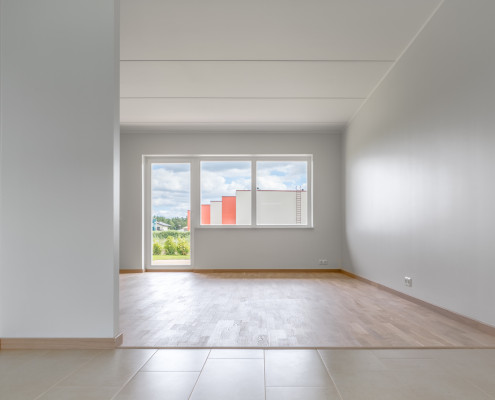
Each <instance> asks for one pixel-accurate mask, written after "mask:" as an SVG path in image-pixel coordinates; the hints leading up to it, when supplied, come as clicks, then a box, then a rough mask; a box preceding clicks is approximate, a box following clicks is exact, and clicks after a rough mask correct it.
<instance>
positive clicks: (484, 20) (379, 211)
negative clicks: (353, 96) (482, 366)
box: [345, 0, 495, 325]
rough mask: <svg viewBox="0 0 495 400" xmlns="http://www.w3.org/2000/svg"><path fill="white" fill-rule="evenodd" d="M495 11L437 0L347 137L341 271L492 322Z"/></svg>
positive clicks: (485, 3) (491, 6)
mask: <svg viewBox="0 0 495 400" xmlns="http://www.w3.org/2000/svg"><path fill="white" fill-rule="evenodd" d="M494 16H495V2H493V1H492V0H476V1H465V0H447V1H445V3H444V4H443V5H442V7H441V8H440V9H439V11H438V12H437V14H436V15H435V16H434V17H433V18H432V20H431V21H430V23H429V24H428V25H427V26H426V27H425V29H424V30H423V31H422V33H421V34H420V35H419V37H418V38H417V40H416V41H415V42H414V43H413V45H412V46H411V47H410V48H409V49H408V51H407V52H406V53H405V55H404V56H403V57H402V58H401V60H400V61H399V62H398V64H397V65H396V66H395V68H394V69H393V70H392V71H391V73H390V74H389V76H388V77H387V78H386V79H385V80H384V81H383V83H382V85H381V86H380V87H379V88H378V90H376V91H375V93H374V94H373V95H372V97H371V99H370V100H369V101H368V102H367V104H366V105H365V106H364V108H363V109H362V110H361V111H360V112H359V113H358V115H357V117H356V118H355V120H354V121H353V122H352V123H351V124H350V126H349V128H348V131H347V135H346V144H345V160H346V166H345V168H346V184H347V189H346V198H347V199H346V208H347V211H346V219H347V221H346V236H347V244H348V249H349V250H348V251H349V254H348V257H347V258H348V260H347V268H349V269H350V270H351V271H353V272H354V273H356V274H358V275H361V276H364V277H366V278H368V279H371V280H373V281H375V282H379V283H381V284H383V285H386V286H388V287H391V288H393V289H396V290H399V291H403V292H405V293H408V294H410V295H412V296H415V297H417V298H420V299H422V300H425V301H427V302H430V303H433V304H436V305H438V306H441V307H444V308H446V309H449V310H451V311H454V312H457V313H460V314H463V315H466V316H469V317H471V318H474V319H477V320H480V321H483V322H485V323H488V324H492V325H495V309H494V307H493V305H494V304H495V291H494V290H493V282H494V281H495V246H494V238H495V185H494V177H495V112H494V110H495V109H494V105H495V75H494V71H495V39H494V38H495V24H494V23H493V17H494ZM405 275H408V276H411V277H412V278H413V287H412V288H406V287H405V286H404V283H403V278H404V276H405Z"/></svg>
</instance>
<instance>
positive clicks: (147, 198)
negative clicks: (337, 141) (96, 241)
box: [142, 154, 313, 270]
mask: <svg viewBox="0 0 495 400" xmlns="http://www.w3.org/2000/svg"><path fill="white" fill-rule="evenodd" d="M201 161H251V225H201V178H200V175H201V170H200V168H201V167H200V166H201ZM258 161H278V162H282V161H306V163H307V177H306V179H307V196H308V200H307V202H308V207H307V208H308V209H307V213H308V216H307V224H305V225H302V224H297V225H257V223H256V222H257V221H256V220H257V218H256V195H257V190H256V163H257V162H258ZM155 163H188V164H190V165H191V192H190V195H191V198H190V204H191V230H190V232H191V264H190V265H181V266H180V268H181V269H192V268H193V265H194V251H193V249H194V231H195V230H196V229H312V228H313V155H312V154H262V155H246V154H242V155H240V154H239V155H237V154H228V155H206V154H183V155H143V159H142V166H143V170H142V180H143V193H142V200H143V209H142V217H143V219H142V238H143V242H142V249H143V267H144V268H145V269H149V270H151V269H157V268H160V269H161V268H162V267H163V266H156V265H155V266H152V265H151V261H152V254H151V243H152V232H151V210H152V198H151V165H152V164H155ZM174 268H177V266H175V267H174V266H170V267H168V266H167V269H174Z"/></svg>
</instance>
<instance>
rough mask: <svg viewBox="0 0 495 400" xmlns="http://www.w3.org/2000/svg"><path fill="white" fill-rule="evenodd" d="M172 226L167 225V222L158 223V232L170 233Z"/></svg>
mask: <svg viewBox="0 0 495 400" xmlns="http://www.w3.org/2000/svg"><path fill="white" fill-rule="evenodd" d="M170 227H171V225H169V224H166V223H165V222H160V221H157V222H156V230H157V231H168V230H169V229H170Z"/></svg>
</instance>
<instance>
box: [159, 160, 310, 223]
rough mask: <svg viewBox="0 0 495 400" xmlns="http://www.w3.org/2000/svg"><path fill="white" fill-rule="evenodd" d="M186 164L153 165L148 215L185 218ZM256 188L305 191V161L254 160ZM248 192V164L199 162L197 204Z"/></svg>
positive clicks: (249, 170) (186, 201) (187, 180)
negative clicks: (243, 191) (240, 191)
mask: <svg viewBox="0 0 495 400" xmlns="http://www.w3.org/2000/svg"><path fill="white" fill-rule="evenodd" d="M189 168H190V167H189V164H170V163H167V164H153V165H152V170H151V183H152V212H153V215H160V216H164V217H169V218H170V217H177V216H179V217H185V216H186V215H187V210H188V209H190V204H189V198H190V170H189ZM257 175H258V179H257V182H256V186H257V187H258V188H259V189H261V190H270V189H271V190H294V189H296V187H302V188H303V189H307V182H306V176H307V164H306V162H305V161H258V164H257ZM250 189H251V163H250V162H249V161H202V162H201V204H209V203H210V201H212V200H221V199H222V196H235V192H236V190H250Z"/></svg>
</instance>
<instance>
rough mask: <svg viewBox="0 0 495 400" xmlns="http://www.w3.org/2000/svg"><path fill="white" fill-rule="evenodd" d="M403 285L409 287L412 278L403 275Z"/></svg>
mask: <svg viewBox="0 0 495 400" xmlns="http://www.w3.org/2000/svg"><path fill="white" fill-rule="evenodd" d="M404 285H406V286H409V287H411V286H412V278H411V277H409V276H405V277H404Z"/></svg>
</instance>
